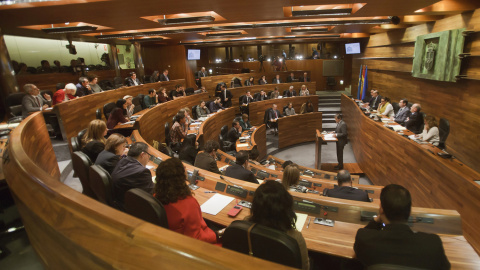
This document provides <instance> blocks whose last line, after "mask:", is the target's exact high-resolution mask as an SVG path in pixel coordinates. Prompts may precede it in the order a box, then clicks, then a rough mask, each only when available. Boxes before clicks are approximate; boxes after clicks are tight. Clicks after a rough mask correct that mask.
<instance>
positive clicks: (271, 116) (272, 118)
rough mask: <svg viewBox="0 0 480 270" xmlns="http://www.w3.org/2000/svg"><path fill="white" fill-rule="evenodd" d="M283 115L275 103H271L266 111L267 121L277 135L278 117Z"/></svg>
mask: <svg viewBox="0 0 480 270" xmlns="http://www.w3.org/2000/svg"><path fill="white" fill-rule="evenodd" d="M280 117H283V116H282V114H281V113H280V111H279V110H277V104H273V106H272V109H271V110H270V111H269V112H268V122H269V123H270V126H271V127H273V130H274V134H275V135H278V123H277V120H278V118H280Z"/></svg>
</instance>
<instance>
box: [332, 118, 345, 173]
mask: <svg viewBox="0 0 480 270" xmlns="http://www.w3.org/2000/svg"><path fill="white" fill-rule="evenodd" d="M335 122H337V127H336V128H335V135H336V137H337V140H338V141H337V142H336V143H337V160H338V165H337V166H335V167H334V169H335V170H342V169H343V148H344V147H345V144H347V135H348V134H347V124H346V123H345V122H344V121H343V116H342V115H341V114H337V115H335Z"/></svg>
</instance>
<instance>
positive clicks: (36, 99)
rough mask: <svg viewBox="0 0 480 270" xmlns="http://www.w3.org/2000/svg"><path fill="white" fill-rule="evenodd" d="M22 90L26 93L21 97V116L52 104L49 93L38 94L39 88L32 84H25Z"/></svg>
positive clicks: (26, 115)
mask: <svg viewBox="0 0 480 270" xmlns="http://www.w3.org/2000/svg"><path fill="white" fill-rule="evenodd" d="M23 90H25V92H26V93H27V94H26V95H25V96H23V99H22V117H23V118H27V117H28V115H29V114H30V113H33V112H38V111H43V110H45V109H46V108H48V107H50V106H51V105H52V98H51V97H50V95H49V94H44V95H43V97H42V96H41V95H40V90H39V89H38V87H36V86H35V85H33V84H25V85H24V86H23Z"/></svg>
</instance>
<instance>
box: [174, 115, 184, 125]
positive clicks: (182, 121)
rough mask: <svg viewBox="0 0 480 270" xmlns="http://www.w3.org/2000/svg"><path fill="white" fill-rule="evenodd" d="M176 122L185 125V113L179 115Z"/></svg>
mask: <svg viewBox="0 0 480 270" xmlns="http://www.w3.org/2000/svg"><path fill="white" fill-rule="evenodd" d="M175 122H178V123H180V124H184V123H185V114H184V113H180V112H179V113H177V114H176V115H175Z"/></svg>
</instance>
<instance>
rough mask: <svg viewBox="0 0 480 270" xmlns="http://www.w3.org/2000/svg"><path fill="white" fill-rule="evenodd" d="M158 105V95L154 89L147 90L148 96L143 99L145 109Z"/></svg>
mask: <svg viewBox="0 0 480 270" xmlns="http://www.w3.org/2000/svg"><path fill="white" fill-rule="evenodd" d="M157 103H158V95H157V91H155V89H153V88H152V89H148V95H147V96H144V97H143V104H145V107H147V108H150V107H152V106H155V105H157Z"/></svg>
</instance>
